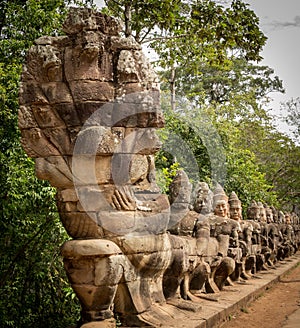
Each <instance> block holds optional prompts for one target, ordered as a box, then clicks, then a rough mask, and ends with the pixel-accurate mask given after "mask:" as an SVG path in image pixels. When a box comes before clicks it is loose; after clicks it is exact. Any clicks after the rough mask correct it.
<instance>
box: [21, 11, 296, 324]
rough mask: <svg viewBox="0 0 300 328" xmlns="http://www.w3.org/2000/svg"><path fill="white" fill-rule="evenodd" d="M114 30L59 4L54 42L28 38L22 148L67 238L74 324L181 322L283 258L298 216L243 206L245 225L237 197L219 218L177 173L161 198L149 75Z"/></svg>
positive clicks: (129, 42) (133, 46) (157, 114)
mask: <svg viewBox="0 0 300 328" xmlns="http://www.w3.org/2000/svg"><path fill="white" fill-rule="evenodd" d="M121 28H122V27H121V25H120V23H119V22H118V21H117V20H116V19H115V18H112V17H109V16H106V15H104V14H100V13H97V12H95V11H93V10H91V9H87V8H70V12H69V15H68V16H67V18H66V21H65V23H64V32H65V34H66V35H65V36H60V37H49V36H45V37H41V38H39V39H37V40H36V41H35V45H34V46H32V47H31V49H30V50H29V51H28V54H27V58H26V63H25V65H24V69H23V73H22V79H21V84H20V93H19V103H20V110H19V128H20V130H21V143H22V145H23V147H24V150H25V151H26V152H27V154H28V155H29V156H30V157H32V158H35V170H36V175H37V177H38V178H40V179H44V180H48V181H49V182H50V184H51V185H52V186H54V187H56V188H57V196H56V199H57V208H58V211H59V215H60V219H61V221H62V224H63V226H64V227H65V229H66V231H67V233H68V234H69V236H70V237H71V238H72V240H69V241H67V242H65V243H64V245H63V246H62V248H61V253H62V256H63V257H64V265H65V269H66V272H67V275H68V279H69V281H70V283H71V286H72V288H73V289H74V291H75V293H76V295H77V297H78V298H79V300H80V303H81V307H82V311H81V315H82V318H81V324H82V326H81V327H91V328H92V327H99V328H100V327H114V326H115V320H114V318H113V317H114V312H113V311H115V312H116V313H118V315H119V316H120V318H121V320H122V322H123V323H124V324H126V325H127V326H134V327H136V326H139V327H140V326H152V327H156V326H161V325H164V326H171V325H170V322H172V326H174V325H175V326H176V325H177V324H178V322H177V321H176V318H175V319H174V315H175V316H176V315H177V314H178V313H180V317H181V318H182V320H184V321H187V322H189V317H190V313H191V312H195V311H198V310H199V309H200V307H199V305H198V304H197V303H198V301H197V298H196V297H197V296H199V295H200V294H201V292H203V291H205V292H206V293H216V292H219V291H220V290H221V289H222V288H223V286H224V284H225V282H226V281H227V279H229V276H230V278H232V277H233V274H235V276H237V274H236V272H237V271H238V270H237V269H239V268H244V271H243V273H244V277H245V279H246V276H247V274H249V271H251V270H254V271H255V270H260V269H262V268H263V267H264V266H265V265H274V263H276V261H278V260H280V259H284V258H285V257H287V256H289V255H291V254H293V253H294V252H295V251H296V250H297V248H298V246H299V244H300V238H299V234H300V233H299V231H300V229H299V218H298V217H295V216H294V215H292V214H289V213H285V214H284V213H281V212H278V213H275V212H276V211H274V210H273V209H272V215H271V209H270V208H265V207H264V206H263V204H262V203H259V204H257V203H253V206H252V207H251V209H250V210H249V217H250V218H251V220H248V221H247V223H245V222H243V221H242V220H241V219H242V218H241V204H240V202H239V201H238V198H237V195H236V194H232V196H231V198H230V199H229V203H230V205H231V206H232V207H233V208H234V205H235V207H236V205H238V210H239V215H235V211H233V210H232V211H231V218H230V217H229V216H228V215H229V213H228V211H227V209H228V197H227V196H226V195H225V192H224V190H223V188H222V187H221V186H220V185H219V186H218V187H217V188H216V189H215V191H214V193H212V192H211V191H210V190H209V188H208V185H207V184H206V183H203V182H200V183H198V185H197V186H196V189H195V191H194V193H193V195H192V198H191V189H192V185H191V183H190V181H189V178H188V176H187V175H186V174H185V173H184V171H182V170H180V171H178V173H177V176H176V177H175V179H174V181H173V182H172V184H171V188H170V192H169V197H168V196H167V195H164V194H161V192H160V190H159V188H158V186H157V185H156V182H155V165H154V155H155V153H156V152H157V151H158V150H159V148H160V146H161V145H160V141H159V139H158V137H157V135H156V129H157V128H161V127H163V126H164V119H163V116H162V113H161V110H160V94H159V83H158V78H157V76H156V74H155V73H154V71H153V69H152V68H151V65H150V63H149V61H148V60H147V58H146V57H145V55H144V54H143V52H142V51H141V49H142V47H141V45H139V44H137V43H136V41H135V40H134V39H133V37H127V38H124V37H121V36H120V35H119V33H120V31H121ZM170 203H171V204H170ZM212 205H214V208H213V209H212ZM213 210H214V212H215V213H214V214H212V213H211V212H212V211H213ZM273 213H274V214H273ZM260 221H262V222H260ZM275 221H277V223H276V222H275ZM246 271H247V272H246ZM195 295H197V296H195ZM178 309H180V311H178Z"/></svg>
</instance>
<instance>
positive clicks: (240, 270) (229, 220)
mask: <svg viewBox="0 0 300 328" xmlns="http://www.w3.org/2000/svg"><path fill="white" fill-rule="evenodd" d="M178 186H181V188H184V189H185V192H184V196H183V197H182V198H184V201H183V199H179V198H180V195H178V193H177V190H178V189H179V188H178ZM187 195H191V197H189V196H187ZM174 201H175V202H177V203H180V202H181V203H182V204H183V203H184V202H186V204H187V203H190V206H189V208H190V210H189V211H188V212H187V213H186V214H185V216H184V217H183V218H182V219H181V220H180V221H179V222H178V223H177V224H176V225H174V226H173V227H172V228H171V229H169V231H170V233H171V235H178V236H185V238H195V239H196V240H197V242H196V244H197V246H196V249H197V250H196V253H197V256H198V257H199V258H200V263H201V266H200V267H197V268H196V269H195V270H194V271H193V272H191V274H190V276H189V277H188V280H189V281H188V283H186V286H189V287H188V288H189V290H187V289H186V290H185V294H184V295H181V296H182V297H183V298H186V297H187V295H189V296H191V294H192V295H193V294H194V295H195V294H196V295H198V296H199V295H200V293H201V292H205V293H216V292H218V291H220V290H221V289H222V288H223V286H224V284H232V283H233V282H234V281H243V280H248V279H250V278H251V276H252V275H253V274H256V273H257V272H258V271H260V270H268V269H269V268H274V265H275V264H276V263H277V261H280V260H283V259H285V258H286V257H289V256H291V255H292V254H294V253H295V252H296V251H297V250H298V248H299V245H300V226H299V217H298V216H297V215H296V213H288V212H287V213H285V214H284V213H283V212H282V211H277V210H276V209H275V208H274V207H268V206H266V205H265V206H264V205H263V204H262V203H261V202H255V201H252V203H251V204H250V206H249V208H248V210H247V219H243V218H242V204H241V201H240V200H239V198H238V197H237V195H236V193H235V192H232V193H231V194H230V197H228V196H227V195H226V194H225V192H224V190H223V188H222V187H221V186H220V185H217V186H216V188H215V189H214V191H213V192H212V191H211V190H210V189H209V187H208V185H207V183H205V182H199V183H198V184H197V185H196V187H195V189H194V191H193V193H192V194H191V186H190V185H189V182H188V177H187V176H186V174H185V173H184V172H183V171H179V172H178V174H177V176H176V177H175V179H174V181H173V183H172V184H171V188H170V202H171V203H172V202H174ZM173 204H174V203H173ZM171 216H172V214H171ZM171 238H172V237H171ZM198 260H199V259H198ZM174 271H175V272H176V270H174V268H172V267H171V268H170V272H174ZM171 279H172V278H171ZM169 280H170V279H169V277H167V275H166V276H165V277H164V281H165V289H166V290H168V286H169V285H170V281H169ZM165 293H166V291H165ZM167 296H171V294H170V295H167ZM189 296H188V297H189Z"/></svg>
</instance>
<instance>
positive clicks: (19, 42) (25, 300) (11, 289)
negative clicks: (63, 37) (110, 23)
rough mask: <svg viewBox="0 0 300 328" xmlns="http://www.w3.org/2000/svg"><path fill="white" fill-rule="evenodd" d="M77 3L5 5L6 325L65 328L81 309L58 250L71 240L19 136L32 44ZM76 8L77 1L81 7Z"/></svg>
mask: <svg viewBox="0 0 300 328" xmlns="http://www.w3.org/2000/svg"><path fill="white" fill-rule="evenodd" d="M74 3H75V2H74V1H63V0H51V1H50V0H41V1H34V0H27V1H21V0H13V1H12V0H10V1H2V2H1V4H0V6H1V8H0V9H1V10H0V119H1V126H0V206H1V210H0V216H1V217H0V229H1V236H0V248H1V251H0V252H1V254H0V256H1V263H0V281H1V289H0V326H1V327H17V328H21V327H24V328H25V327H66V326H68V325H70V324H74V323H76V321H77V319H78V316H79V306H78V304H77V302H76V301H75V300H74V299H73V293H72V290H71V288H70V287H69V284H68V282H67V278H66V276H65V272H64V269H63V265H62V261H61V257H60V255H59V254H60V251H59V248H60V246H61V245H62V243H63V242H64V240H66V239H67V235H66V233H65V232H64V229H63V228H62V225H61V223H60V221H59V218H58V214H57V212H56V206H55V190H54V189H53V188H51V187H50V186H49V184H48V183H47V182H45V181H38V180H37V179H36V178H35V174H34V162H33V160H31V159H29V158H28V157H27V155H25V153H24V151H23V149H22V146H21V144H20V133H19V130H18V108H19V105H18V92H19V81H20V74H21V71H22V63H23V61H24V58H25V55H26V51H27V50H28V48H29V47H30V46H31V45H32V44H33V41H34V40H35V39H36V38H38V37H40V36H42V35H58V34H60V27H61V24H62V21H63V20H64V17H65V14H66V11H67V8H68V6H69V5H71V4H74ZM76 3H77V4H78V3H79V1H76Z"/></svg>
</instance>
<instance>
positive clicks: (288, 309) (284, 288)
mask: <svg viewBox="0 0 300 328" xmlns="http://www.w3.org/2000/svg"><path fill="white" fill-rule="evenodd" d="M299 307H300V265H298V266H297V267H296V268H294V269H293V270H291V271H290V272H288V273H287V274H286V275H284V276H283V277H282V278H281V280H280V281H279V282H278V283H276V284H275V285H274V286H272V287H271V288H270V289H269V290H267V291H266V292H264V293H263V294H262V295H261V296H260V297H259V298H258V299H257V300H256V301H254V302H253V303H251V304H250V305H249V306H248V307H247V308H245V309H241V311H240V312H239V313H236V314H234V315H232V317H231V319H230V321H228V322H226V323H224V324H223V325H222V326H221V327H222V328H233V327H234V328H258V327H263V328H282V326H283V324H284V322H285V321H286V319H287V317H288V316H289V315H290V314H292V313H293V312H294V311H296V310H297V309H298V308H299ZM299 327H300V323H299Z"/></svg>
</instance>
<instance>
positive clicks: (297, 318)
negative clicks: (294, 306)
mask: <svg viewBox="0 0 300 328" xmlns="http://www.w3.org/2000/svg"><path fill="white" fill-rule="evenodd" d="M299 327H300V308H299V309H298V310H296V311H295V312H294V313H292V314H291V315H290V316H289V317H288V319H287V321H286V323H285V324H284V325H283V326H282V328H299Z"/></svg>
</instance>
